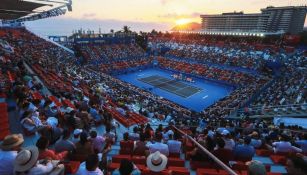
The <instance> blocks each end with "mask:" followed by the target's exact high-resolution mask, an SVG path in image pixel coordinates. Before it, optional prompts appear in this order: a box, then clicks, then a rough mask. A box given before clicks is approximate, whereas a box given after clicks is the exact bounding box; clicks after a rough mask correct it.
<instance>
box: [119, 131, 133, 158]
mask: <svg viewBox="0 0 307 175" xmlns="http://www.w3.org/2000/svg"><path fill="white" fill-rule="evenodd" d="M133 147H134V142H133V141H131V140H129V134H128V132H125V133H124V135H123V140H122V141H120V154H131V153H132V152H133Z"/></svg>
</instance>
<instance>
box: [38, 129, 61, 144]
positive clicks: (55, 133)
mask: <svg viewBox="0 0 307 175" xmlns="http://www.w3.org/2000/svg"><path fill="white" fill-rule="evenodd" d="M62 132H63V129H62V128H59V127H51V126H46V127H44V128H42V129H41V130H40V131H39V133H40V135H41V136H42V137H46V138H47V139H48V140H49V143H50V144H51V145H53V144H54V143H55V142H56V141H58V140H59V139H60V138H61V135H62Z"/></svg>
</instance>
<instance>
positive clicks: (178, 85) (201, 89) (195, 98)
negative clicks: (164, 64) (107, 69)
mask: <svg viewBox="0 0 307 175" xmlns="http://www.w3.org/2000/svg"><path fill="white" fill-rule="evenodd" d="M172 74H173V73H172V72H169V71H166V70H161V69H146V70H141V71H137V72H133V73H128V74H122V75H118V76H117V78H119V79H120V80H122V81H125V82H127V83H130V84H133V85H135V86H137V87H139V88H142V89H144V90H147V91H151V92H152V93H153V94H156V95H159V96H161V97H163V98H166V99H168V100H170V101H173V102H175V103H177V104H180V105H182V106H184V107H186V108H189V109H192V110H194V111H197V112H200V111H202V110H204V109H205V108H207V107H209V106H210V105H212V104H213V103H215V102H216V101H218V100H219V99H221V98H223V97H225V96H227V95H228V94H230V93H231V91H232V89H233V88H232V87H230V86H227V85H224V84H219V83H215V82H211V81H207V80H203V79H198V78H193V80H194V81H195V82H193V83H188V82H185V81H180V80H175V79H174V78H173V77H172V76H171V75H172Z"/></svg>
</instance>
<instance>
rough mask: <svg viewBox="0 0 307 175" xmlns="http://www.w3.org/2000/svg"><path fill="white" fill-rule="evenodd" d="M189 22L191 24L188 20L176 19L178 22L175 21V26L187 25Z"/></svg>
mask: <svg viewBox="0 0 307 175" xmlns="http://www.w3.org/2000/svg"><path fill="white" fill-rule="evenodd" d="M189 22H191V20H190V19H185V18H182V19H178V20H177V21H176V24H177V25H185V24H188V23H189Z"/></svg>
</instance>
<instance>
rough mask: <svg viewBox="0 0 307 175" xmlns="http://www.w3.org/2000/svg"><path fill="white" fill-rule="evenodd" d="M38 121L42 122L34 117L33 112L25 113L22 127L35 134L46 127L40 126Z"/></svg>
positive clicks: (21, 120)
mask: <svg viewBox="0 0 307 175" xmlns="http://www.w3.org/2000/svg"><path fill="white" fill-rule="evenodd" d="M34 119H37V120H34ZM38 121H40V120H39V118H38V117H36V115H34V117H33V115H32V112H30V111H25V112H24V113H23V115H22V117H21V119H20V123H21V125H22V127H23V128H24V129H25V130H26V131H27V132H29V133H35V132H36V131H39V130H40V129H42V128H43V127H44V125H42V124H41V125H40V124H38V123H41V122H38Z"/></svg>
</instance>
